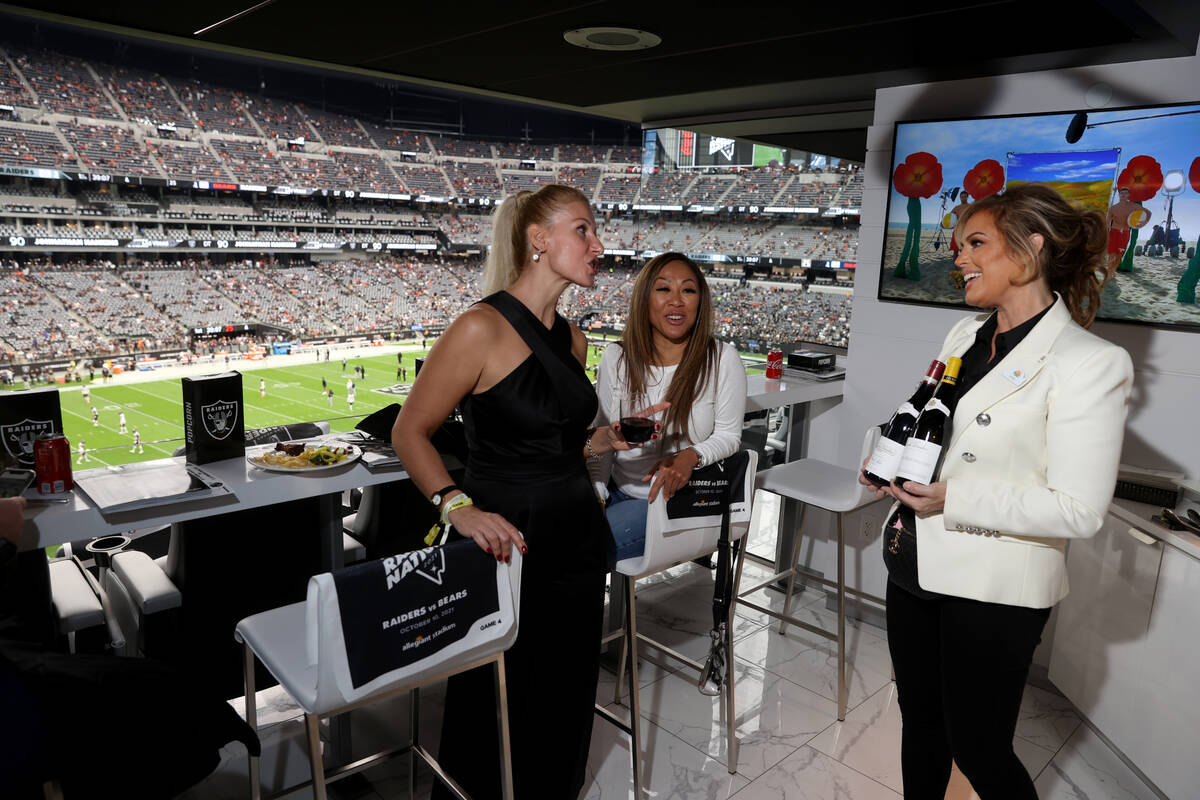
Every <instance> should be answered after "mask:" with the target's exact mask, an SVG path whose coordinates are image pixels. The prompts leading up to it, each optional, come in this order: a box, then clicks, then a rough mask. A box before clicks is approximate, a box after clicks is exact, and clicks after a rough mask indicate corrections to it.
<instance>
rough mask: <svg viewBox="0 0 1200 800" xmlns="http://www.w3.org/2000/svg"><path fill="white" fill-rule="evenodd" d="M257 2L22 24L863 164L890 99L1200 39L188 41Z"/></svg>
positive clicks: (845, 18) (1043, 0)
mask: <svg viewBox="0 0 1200 800" xmlns="http://www.w3.org/2000/svg"><path fill="white" fill-rule="evenodd" d="M255 4H256V0H208V2H203V3H165V2H161V0H155V2H139V1H136V0H124V1H118V2H107V3H106V2H99V1H98V0H38V2H37V3H36V4H35V3H28V8H27V9H26V10H25V11H21V12H20V13H29V14H33V15H39V14H42V15H44V14H45V13H47V12H53V13H56V14H59V15H65V16H67V17H74V18H77V19H79V20H86V21H88V22H91V23H102V24H106V25H115V26H121V27H123V28H128V29H133V30H136V31H144V32H148V33H150V34H154V35H157V36H159V37H161V36H170V37H180V38H181V39H186V40H191V41H199V42H205V43H208V44H214V45H224V46H228V47H233V48H238V49H242V50H248V51H257V52H259V53H266V54H271V55H274V56H284V57H288V58H290V59H301V60H303V61H306V62H319V63H321V64H326V65H334V66H338V67H346V68H352V69H358V70H368V71H370V72H372V73H375V74H382V75H387V76H395V77H397V78H403V79H407V80H409V81H415V82H416V83H424V84H425V85H427V86H432V87H452V88H458V89H467V90H470V91H473V92H480V93H484V94H486V95H489V96H492V97H501V98H510V99H522V100H527V101H531V102H536V103H541V104H550V105H553V106H557V107H558V108H563V109H570V110H577V111H582V112H586V113H589V114H595V115H600V116H607V117H614V118H617V119H622V120H626V121H629V122H634V123H637V124H641V125H647V126H652V125H654V124H656V123H660V124H661V123H666V124H673V125H674V124H679V125H682V124H687V125H689V126H690V127H695V128H698V129H701V130H707V131H710V132H712V133H718V134H722V135H737V136H743V137H746V138H753V139H757V140H760V141H766V142H771V143H775V144H781V145H785V146H793V147H800V148H802V149H808V150H816V151H823V152H828V153H830V154H833V155H841V156H844V157H852V158H853V157H857V158H860V159H861V158H862V155H863V152H864V151H865V131H866V126H867V124H869V122H870V119H871V106H872V102H873V98H874V92H875V89H877V88H879V87H882V86H894V85H901V84H906V83H914V82H926V81H937V80H949V79H955V78H966V77H976V76H980V75H988V74H999V73H1006V72H1015V71H1026V70H1036V69H1046V68H1058V67H1068V66H1085V65H1093V64H1102V63H1114V62H1121V61H1130V60H1137V59H1144V58H1166V57H1175V56H1190V55H1194V54H1195V53H1196V42H1197V36H1198V35H1200V3H1197V2H1195V1H1194V0H1125V1H1122V0H985V1H984V2H975V3H970V2H957V3H948V2H941V1H935V0H907V1H906V2H895V1H894V0H892V1H891V2H872V1H871V0H867V1H865V2H864V1H863V0H859V1H858V2H855V3H852V4H847V5H845V6H842V5H841V4H839V3H836V2H827V3H823V4H820V5H818V4H814V3H803V2H791V3H759V4H741V3H737V2H728V1H727V2H720V3H716V2H704V1H703V0H701V1H700V2H692V3H682V4H674V5H672V4H645V3H638V4H635V3H619V2H603V1H597V2H581V3H572V4H566V3H556V2H546V1H545V0H523V1H522V2H516V3H513V2H496V1H495V0H492V2H488V3H474V2H465V3H464V2H441V3H439V2H422V3H407V2H390V3H383V2H365V3H364V2H358V3H342V4H337V3H330V2H327V0H326V1H325V2H318V0H276V1H275V2H274V3H271V4H269V5H265V6H264V7H262V8H259V9H257V10H254V11H252V12H251V13H248V14H246V15H244V16H242V17H241V18H239V19H237V20H235V21H232V22H230V23H228V24H227V25H225V26H223V27H221V28H219V29H217V30H215V31H213V32H211V33H208V34H206V35H205V36H203V37H200V38H197V37H194V36H192V32H193V31H195V30H197V29H199V28H202V27H204V26H206V25H210V24H212V23H214V22H217V21H219V20H221V19H223V18H225V17H228V16H230V15H233V14H236V13H238V12H240V11H243V10H245V9H247V8H250V7H252V6H254V5H255ZM35 5H36V10H34V6H35ZM21 6H22V4H20V3H17V4H14V5H9V6H7V7H5V6H0V9H5V8H7V10H9V11H13V12H17V11H18V10H19V9H20V7H21ZM43 18H45V17H43ZM590 25H622V26H628V27H634V28H640V29H644V30H648V31H652V32H654V33H656V34H658V35H659V36H661V37H662V44H661V45H660V46H658V47H656V48H654V49H651V50H644V51H635V52H599V51H594V50H583V49H579V48H576V47H572V46H571V45H569V44H567V43H566V42H565V41H564V40H563V36H562V34H563V32H564V31H566V30H569V29H572V28H578V27H585V26H590Z"/></svg>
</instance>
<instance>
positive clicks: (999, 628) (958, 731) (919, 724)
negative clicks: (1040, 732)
mask: <svg viewBox="0 0 1200 800" xmlns="http://www.w3.org/2000/svg"><path fill="white" fill-rule="evenodd" d="M1049 616H1050V609H1048V608H1044V609H1032V608H1023V607H1020V606H1006V605H1000V604H998V603H982V602H979V601H976V600H966V599H963V598H959V597H949V596H944V595H939V596H938V597H936V598H934V599H931V600H923V599H920V598H918V597H915V596H914V595H912V594H910V593H909V592H906V591H905V590H904V589H901V588H900V587H899V586H897V585H896V584H894V583H892V582H891V581H888V585H887V623H888V649H889V650H891V654H892V666H893V668H894V669H895V672H896V689H897V691H898V693H899V701H900V713H901V716H902V717H903V725H904V727H903V734H902V740H901V752H900V757H901V766H902V770H903V775H904V797H905V798H906V800H942V798H943V797H945V794H946V786H947V784H948V783H949V781H950V762H951V760H952V759H953V761H954V762H955V763H957V764H958V768H959V769H960V770H962V772H963V774H964V775H965V776H966V777H967V779H968V780H969V781H970V782H971V786H972V787H973V788H974V789H975V792H976V793H977V794H978V795H979V797H980V798H981V800H1037V792H1036V791H1035V790H1034V788H1033V781H1032V779H1030V777H1029V773H1028V772H1027V771H1026V770H1025V767H1024V765H1023V764H1021V762H1020V761H1019V760H1018V759H1017V756H1016V753H1014V752H1013V733H1014V732H1015V731H1016V727H1017V715H1018V713H1019V712H1020V708H1021V695H1022V693H1023V692H1024V689H1025V680H1026V678H1027V677H1028V676H1029V664H1030V662H1031V661H1032V660H1033V651H1034V650H1035V649H1036V648H1037V645H1038V642H1040V641H1041V638H1042V629H1043V628H1044V627H1045V625H1046V620H1047V618H1048V617H1049Z"/></svg>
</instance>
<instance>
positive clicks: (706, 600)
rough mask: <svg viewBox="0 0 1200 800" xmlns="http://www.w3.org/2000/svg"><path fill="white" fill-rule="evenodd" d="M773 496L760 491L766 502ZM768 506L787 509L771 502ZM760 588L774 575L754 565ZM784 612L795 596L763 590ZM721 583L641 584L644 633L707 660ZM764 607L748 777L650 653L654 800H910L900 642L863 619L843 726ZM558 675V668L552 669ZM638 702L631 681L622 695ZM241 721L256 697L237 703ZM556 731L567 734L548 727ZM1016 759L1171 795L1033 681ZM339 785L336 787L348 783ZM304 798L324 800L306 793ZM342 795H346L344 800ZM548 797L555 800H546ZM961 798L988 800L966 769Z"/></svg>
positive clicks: (367, 718) (295, 728)
mask: <svg viewBox="0 0 1200 800" xmlns="http://www.w3.org/2000/svg"><path fill="white" fill-rule="evenodd" d="M760 497H761V495H760ZM759 505H760V508H763V507H765V511H766V512H772V511H773V509H772V508H771V507H770V501H769V500H768V501H767V502H761V501H760V504H759ZM759 516H760V517H762V518H765V519H764V520H763V522H762V523H760V525H759V526H757V527H756V528H755V529H754V535H753V537H752V541H751V547H752V549H753V550H757V551H760V552H770V551H771V550H773V540H774V530H773V514H771V515H770V516H768V514H767V513H764V514H761V515H759ZM746 573H747V574H746V575H745V576H744V578H743V580H744V581H746V582H747V585H749V581H751V580H754V579H755V578H756V577H758V576H759V575H762V576H763V577H766V573H765V572H763V571H762V570H761V569H760V568H759V567H757V566H755V565H752V564H749V563H748V564H747V566H746ZM760 597H761V598H762V599H764V600H766V603H767V604H769V605H770V606H771V607H776V606H782V602H783V600H782V596H781V595H779V594H778V593H775V592H764V593H761V594H760ZM711 599H712V595H711V573H710V572H709V571H708V570H705V569H703V568H700V567H697V566H695V565H692V564H686V565H683V566H681V567H677V568H675V569H674V570H671V571H670V572H669V573H666V574H663V575H660V576H656V577H655V578H653V579H650V580H647V581H645V582H643V583H639V584H638V608H639V625H640V629H641V631H642V632H643V633H646V634H647V635H649V636H651V637H652V638H656V639H659V640H661V641H663V642H664V643H665V644H667V645H668V646H671V647H674V648H675V649H677V650H680V651H681V652H683V653H684V654H686V655H689V656H690V657H692V658H696V659H698V660H699V659H702V658H703V657H704V655H705V654H706V652H707V647H708V637H707V632H708V629H709V627H710V624H711ZM793 609H794V611H795V613H796V614H797V616H800V617H801V618H808V619H810V620H811V621H813V622H814V623H815V624H820V625H821V626H823V627H826V628H831V627H832V626H833V623H834V614H833V613H832V612H830V611H827V610H826V609H825V598H824V594H823V593H821V592H818V591H816V590H814V589H811V588H810V589H808V590H807V591H805V592H803V593H802V594H801V595H799V596H798V597H797V598H796V600H795V601H794V603H793ZM768 621H769V618H768V617H767V616H766V615H763V614H761V613H759V612H756V611H753V610H751V609H741V610H739V611H738V612H737V623H736V626H735V638H736V642H735V656H736V665H735V666H736V672H735V699H736V710H735V716H736V722H737V732H738V737H739V739H740V741H741V745H740V753H739V758H738V771H737V773H736V774H730V773H729V772H728V770H727V768H726V764H727V761H728V753H727V745H726V737H725V730H726V728H725V725H726V719H725V713H724V703H723V702H721V701H720V700H719V699H718V698H708V697H705V696H703V695H701V694H700V693H699V692H698V691H696V687H695V676H694V673H693V672H691V671H690V670H688V669H686V668H684V667H683V666H682V665H680V664H678V663H675V662H672V661H671V660H670V659H665V658H662V657H661V656H657V655H656V654H654V652H653V651H652V650H645V651H643V655H644V656H645V658H644V659H643V660H642V661H641V662H640V667H639V670H640V674H639V678H640V680H639V683H640V685H641V687H642V688H641V704H642V705H641V712H642V719H641V721H640V723H641V732H642V736H643V742H644V743H645V747H646V748H647V752H648V755H647V757H646V761H645V762H644V770H645V782H646V785H647V787H648V790H649V794H648V796H649V797H651V798H654V799H655V800H693V798H695V799H696V800H700V799H701V798H704V799H705V800H718V799H719V798H737V800H768V799H769V800H835V799H836V800H890V799H892V798H899V797H901V796H902V791H903V787H902V783H901V777H900V712H899V708H898V706H897V702H896V693H895V686H894V684H893V683H892V682H891V679H890V670H891V667H890V661H889V658H888V651H887V632H886V631H884V630H882V629H880V628H877V627H874V626H872V625H869V624H865V623H859V622H851V621H848V625H847V638H848V645H847V649H848V655H847V661H848V664H849V665H850V666H851V677H850V704H849V710H848V712H847V717H846V720H845V721H844V722H841V723H839V722H838V721H837V719H836V716H837V711H836V703H835V697H836V689H835V687H836V673H835V663H836V658H835V650H834V645H833V643H832V642H830V641H828V640H826V639H823V638H820V637H817V636H814V635H811V634H809V633H808V632H806V631H803V630H800V629H797V628H794V627H793V628H791V629H789V631H788V633H787V634H786V635H783V636H781V635H779V633H778V624H777V623H775V622H773V621H772V622H771V625H769V626H768ZM547 668H548V669H550V668H556V666H555V665H553V664H547ZM615 684H616V676H615V675H614V674H613V673H612V672H610V671H608V670H606V669H605V670H601V679H600V684H599V686H598V687H597V691H596V697H597V702H599V703H600V704H602V705H605V706H607V707H608V708H610V709H611V710H613V711H614V713H617V714H618V715H621V716H625V717H627V714H628V709H627V708H626V707H625V706H624V705H623V704H620V703H617V702H614V690H615V688H616V685H615ZM621 695H622V697H624V686H622V692H621ZM441 696H442V687H432V688H431V689H426V690H424V691H423V693H422V699H421V709H422V714H421V718H422V722H421V740H422V742H423V743H424V744H425V745H426V746H427V747H428V748H430V749H431V750H434V751H436V745H437V741H438V736H439V734H440V727H441V726H440V704H441V703H440V701H441ZM233 702H234V707H235V708H237V709H238V710H239V711H240V710H241V700H240V699H239V700H237V701H233ZM297 714H298V711H297V710H296V709H295V707H294V706H292V705H291V703H290V701H289V700H288V698H287V697H286V695H284V694H283V693H282V692H281V691H280V690H278V689H273V690H267V691H265V692H260V694H259V718H260V728H261V731H260V736H261V738H262V740H263V746H264V758H263V761H262V776H263V783H264V790H265V791H271V790H272V789H274V788H277V787H280V786H286V785H290V784H292V783H296V782H299V781H302V780H304V779H306V778H307V777H308V764H307V759H306V756H305V737H304V728H303V724H302V721H301V720H300V719H299V718H298V717H297ZM351 720H352V721H351V726H352V731H353V741H354V750H355V754H356V755H357V754H359V753H368V752H372V751H373V750H374V749H379V748H380V747H384V746H395V745H396V744H398V743H401V742H403V741H404V740H405V738H406V736H407V720H408V700H407V697H402V698H397V699H394V700H391V701H387V702H386V703H381V704H378V705H376V706H372V707H369V708H367V709H363V710H359V711H356V712H353V714H352V715H351ZM548 735H553V732H548ZM1015 747H1016V751H1017V755H1018V756H1019V757H1020V758H1021V760H1022V762H1023V763H1024V764H1025V765H1026V767H1027V768H1028V769H1029V772H1030V774H1031V775H1033V776H1034V780H1035V783H1036V785H1037V789H1038V793H1039V796H1040V797H1041V799H1042V800H1159V797H1158V795H1157V794H1156V793H1155V792H1154V791H1153V790H1152V789H1151V788H1150V787H1148V786H1146V785H1145V784H1143V783H1142V782H1141V781H1140V780H1139V779H1138V777H1137V776H1136V775H1135V774H1134V773H1133V772H1132V771H1131V770H1130V769H1129V768H1128V767H1127V766H1125V764H1124V763H1123V762H1122V761H1121V759H1120V758H1119V757H1118V756H1117V755H1116V754H1115V753H1114V752H1113V751H1112V750H1110V749H1109V748H1108V747H1107V746H1106V745H1105V744H1104V743H1103V741H1102V740H1101V739H1100V738H1099V737H1097V736H1096V735H1095V734H1094V733H1093V732H1092V731H1091V729H1090V728H1088V726H1087V725H1085V724H1083V723H1082V722H1081V720H1080V718H1079V716H1078V715H1077V714H1076V713H1075V712H1074V711H1073V709H1072V707H1071V705H1070V703H1069V702H1068V701H1067V700H1065V699H1064V698H1062V697H1060V696H1058V695H1057V694H1054V693H1052V692H1049V691H1046V690H1044V689H1040V688H1037V687H1034V686H1029V687H1027V689H1026V692H1025V696H1024V700H1023V702H1022V708H1021V717H1020V721H1019V723H1018V726H1017V736H1016V740H1015ZM629 749H630V743H629V739H628V737H627V736H626V735H625V734H623V733H621V732H620V731H618V730H617V729H616V728H615V727H614V726H612V725H610V724H609V723H608V722H606V721H604V720H602V719H600V718H596V719H595V721H594V724H593V731H592V745H591V752H590V756H589V761H588V777H587V783H586V786H585V789H584V792H583V794H582V797H583V798H586V800H613V798H620V800H632V798H634V792H633V784H632V776H631V771H630V754H629ZM364 775H365V777H366V780H365V781H362V782H360V784H359V786H360V788H361V791H360V792H359V793H357V794H356V795H355V796H357V797H365V798H387V799H388V800H391V799H392V798H407V797H408V767H407V763H406V760H405V759H394V760H392V761H390V762H387V763H385V764H382V765H379V766H376V767H374V768H372V769H371V770H368V771H367V772H366V773H364ZM431 784H432V777H431V775H430V773H429V770H428V769H427V768H424V767H420V768H419V769H418V780H417V793H416V796H417V797H418V798H426V797H428V796H429V788H430V786H431ZM334 786H335V787H336V784H335V785H334ZM247 796H248V790H247V784H246V756H245V749H244V748H243V747H242V746H241V745H238V744H233V745H229V746H228V747H227V748H226V749H225V750H224V751H223V752H222V762H221V765H220V766H219V767H218V769H217V770H216V772H214V773H213V775H211V776H210V777H209V778H208V779H206V780H205V781H204V782H202V783H201V784H199V785H197V786H196V787H194V788H193V789H191V790H190V791H189V792H188V793H186V794H185V795H183V797H184V798H186V800H207V799H208V798H240V797H247ZM293 796H294V797H300V798H306V797H310V796H311V793H310V792H307V791H306V792H301V793H298V794H296V795H293ZM332 796H344V795H336V794H333V793H331V797H332ZM520 800H527V799H526V798H521V799H520ZM533 800H542V799H541V798H535V799H533ZM946 800H977V796H976V795H975V794H974V792H972V790H971V788H970V785H969V784H968V782H967V781H966V779H965V778H964V777H963V776H962V775H961V774H960V773H958V772H957V770H956V771H955V774H954V776H953V778H952V780H951V784H950V787H949V789H948V791H947V794H946Z"/></svg>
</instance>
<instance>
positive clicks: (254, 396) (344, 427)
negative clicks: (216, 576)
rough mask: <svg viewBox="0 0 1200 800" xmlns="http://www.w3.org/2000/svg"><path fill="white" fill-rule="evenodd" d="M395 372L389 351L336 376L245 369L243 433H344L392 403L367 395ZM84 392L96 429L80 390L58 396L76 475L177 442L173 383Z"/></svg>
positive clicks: (303, 367)
mask: <svg viewBox="0 0 1200 800" xmlns="http://www.w3.org/2000/svg"><path fill="white" fill-rule="evenodd" d="M422 355H424V352H412V353H405V354H404V366H405V367H407V368H408V378H409V382H410V383H411V381H412V377H413V372H414V371H415V364H414V361H413V360H414V358H417V357H420V356H422ZM356 366H361V367H364V368H365V369H366V371H367V377H366V379H365V380H363V379H361V378H358V377H357V376H356V375H355V372H354V367H356ZM396 366H397V365H396V356H395V354H394V353H389V354H387V355H379V356H365V357H359V358H351V359H349V360H348V361H347V362H346V371H345V372H344V373H343V372H342V362H341V359H338V360H336V361H335V360H330V361H328V362H325V361H321V362H319V363H318V362H316V361H313V362H312V363H293V364H290V365H288V366H286V367H267V368H265V369H255V370H248V371H246V372H244V373H243V374H242V398H243V400H244V402H245V409H246V420H245V424H246V427H247V428H259V427H264V426H267V425H283V424H286V423H289V422H298V421H302V420H314V421H315V420H330V429H331V430H334V431H348V430H352V429H353V428H354V426H355V425H356V424H357V423H358V421H359V420H360V419H362V418H363V417H365V416H367V415H368V414H370V413H371V412H373V411H377V410H378V409H380V408H383V407H384V406H386V405H388V404H389V403H392V402H396V401H398V400H399V399H400V398H398V397H396V396H395V395H389V394H381V393H379V392H374V391H371V390H372V389H378V388H382V387H387V386H392V385H393V384H396V383H398V382H399V381H398V379H397V378H396ZM259 378H262V379H264V380H265V381H266V383H267V396H266V397H265V398H262V397H259V393H258V381H259ZM321 378H325V380H326V381H327V382H328V384H329V387H330V388H331V389H333V394H334V398H333V407H332V408H330V405H329V401H328V400H327V399H326V398H325V397H323V396H322V395H321ZM347 378H353V379H354V383H355V385H356V386H357V396H356V400H355V403H354V410H353V411H351V410H350V408H349V406H348V405H347V404H346V379H347ZM91 390H92V392H91V393H92V398H91V400H92V405H93V406H95V407H96V408H97V409H98V410H99V412H100V420H99V422H100V424H99V426H98V427H97V426H94V425H93V424H92V412H91V408H89V406H88V404H87V403H85V402H84V400H83V396H82V394H81V393H80V392H78V391H64V392H62V394H61V401H62V414H63V428H64V429H65V431H66V434H67V438H68V439H69V440H70V441H71V457H72V459H73V460H77V459H78V451H77V447H78V444H79V441H80V439H83V440H84V441H85V443H86V447H87V449H88V450H89V451H90V453H89V457H90V460H88V461H85V462H84V463H83V464H76V469H86V468H88V467H99V466H104V465H107V464H128V463H131V462H134V461H145V460H148V459H152V458H163V457H164V456H169V455H170V454H171V453H172V452H174V451H175V449H176V448H177V447H179V446H180V445H181V444H182V443H183V441H182V440H183V400H182V389H181V387H180V383H179V379H178V378H174V379H166V380H161V381H147V382H144V383H125V384H122V383H109V384H105V383H104V382H102V381H101V380H96V382H95V383H93V384H92V385H91ZM122 411H124V412H125V419H126V422H127V423H128V425H127V433H121V432H120V428H119V424H118V419H119V418H118V415H119V414H120V412H122ZM134 428H137V429H138V432H139V433H140V434H141V436H142V445H143V447H144V448H145V452H144V453H130V452H129V448H130V447H132V445H133V429H134ZM110 448H111V449H110ZM97 451H98V452H97Z"/></svg>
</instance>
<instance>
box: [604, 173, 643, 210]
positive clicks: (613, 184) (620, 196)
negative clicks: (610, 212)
mask: <svg viewBox="0 0 1200 800" xmlns="http://www.w3.org/2000/svg"><path fill="white" fill-rule="evenodd" d="M641 187H642V176H641V175H624V174H617V173H611V172H606V173H604V175H603V176H601V178H600V191H599V194H598V197H599V199H600V201H601V202H603V203H632V202H633V201H634V199H635V198H636V197H637V194H638V190H639V189H640V188H641Z"/></svg>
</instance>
